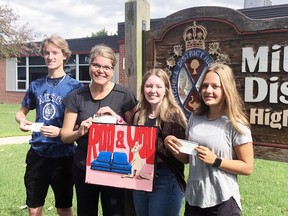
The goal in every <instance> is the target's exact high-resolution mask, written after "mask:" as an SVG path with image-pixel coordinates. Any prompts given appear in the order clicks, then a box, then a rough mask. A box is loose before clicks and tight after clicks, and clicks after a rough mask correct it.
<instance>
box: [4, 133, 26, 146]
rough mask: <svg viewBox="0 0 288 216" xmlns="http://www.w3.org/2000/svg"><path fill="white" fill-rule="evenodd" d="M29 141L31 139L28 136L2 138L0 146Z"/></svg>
mask: <svg viewBox="0 0 288 216" xmlns="http://www.w3.org/2000/svg"><path fill="white" fill-rule="evenodd" d="M30 139H31V135H29V136H14V137H4V138H0V145H5V144H23V143H29V140H30Z"/></svg>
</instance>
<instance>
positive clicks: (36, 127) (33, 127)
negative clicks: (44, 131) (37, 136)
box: [28, 122, 44, 132]
mask: <svg viewBox="0 0 288 216" xmlns="http://www.w3.org/2000/svg"><path fill="white" fill-rule="evenodd" d="M43 124H44V123H43V122H35V123H33V124H32V125H28V128H29V130H31V131H32V132H40V131H41V130H40V128H41V127H42V126H43Z"/></svg>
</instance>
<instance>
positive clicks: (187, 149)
mask: <svg viewBox="0 0 288 216" xmlns="http://www.w3.org/2000/svg"><path fill="white" fill-rule="evenodd" d="M178 140H179V141H180V142H181V144H182V146H181V147H180V149H179V150H180V152H182V153H185V154H190V155H196V154H197V151H196V150H195V148H196V147H197V146H198V145H199V144H198V143H196V142H192V141H189V140H183V139H178Z"/></svg>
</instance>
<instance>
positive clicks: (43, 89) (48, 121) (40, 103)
mask: <svg viewBox="0 0 288 216" xmlns="http://www.w3.org/2000/svg"><path fill="white" fill-rule="evenodd" d="M81 86H83V85H82V84H81V83H80V82H78V81H77V80H75V79H73V78H72V77H70V76H64V77H61V78H57V79H50V78H48V77H42V78H39V79H37V80H34V81H33V82H31V84H30V86H29V89H28V90H27V92H26V94H25V97H24V99H23V101H22V106H23V107H25V108H27V109H29V110H34V109H36V120H35V122H43V123H44V126H49V125H53V126H56V127H59V128H62V125H63V119H64V111H65V106H64V104H63V103H62V100H63V98H64V97H65V96H66V95H68V93H70V92H71V91H73V90H74V89H77V88H79V87H81ZM29 143H30V144H31V146H32V148H33V149H34V150H35V151H36V153H37V154H38V155H40V156H43V157H51V158H56V157H64V156H71V155H73V153H74V145H73V144H64V143H62V141H61V138H60V136H59V137H53V138H50V137H45V136H43V135H42V133H41V132H33V133H32V139H31V140H30V141H29Z"/></svg>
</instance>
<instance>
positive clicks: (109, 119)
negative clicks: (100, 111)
mask: <svg viewBox="0 0 288 216" xmlns="http://www.w3.org/2000/svg"><path fill="white" fill-rule="evenodd" d="M92 121H93V122H95V123H111V124H116V123H117V117H115V116H112V115H102V116H97V115H94V116H93V120H92Z"/></svg>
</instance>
